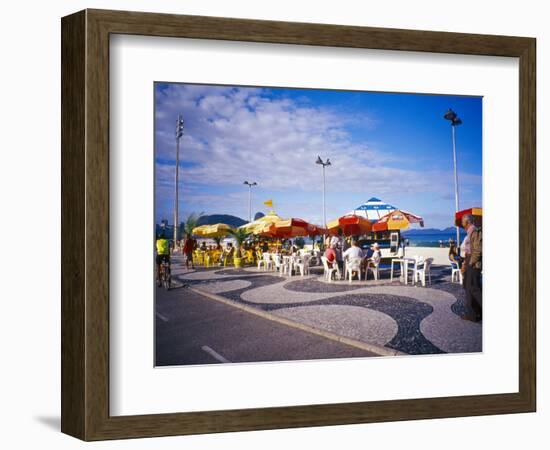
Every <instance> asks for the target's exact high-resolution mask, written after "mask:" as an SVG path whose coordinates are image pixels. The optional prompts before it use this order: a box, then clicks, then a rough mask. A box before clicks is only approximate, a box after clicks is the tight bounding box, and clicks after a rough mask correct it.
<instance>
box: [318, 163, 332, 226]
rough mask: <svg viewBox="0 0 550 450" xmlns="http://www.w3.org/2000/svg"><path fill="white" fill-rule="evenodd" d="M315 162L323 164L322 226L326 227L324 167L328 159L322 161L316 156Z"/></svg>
mask: <svg viewBox="0 0 550 450" xmlns="http://www.w3.org/2000/svg"><path fill="white" fill-rule="evenodd" d="M315 164H319V165H321V166H323V227H324V228H326V227H327V208H326V199H325V198H326V188H325V184H326V183H325V167H327V166H330V165H331V164H330V159H328V158H327V160H326V161H323V160H322V159H321V157H320V156H317V161H315Z"/></svg>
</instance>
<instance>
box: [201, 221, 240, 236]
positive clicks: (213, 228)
mask: <svg viewBox="0 0 550 450" xmlns="http://www.w3.org/2000/svg"><path fill="white" fill-rule="evenodd" d="M232 229H233V228H231V227H230V226H229V225H227V224H225V223H216V224H214V225H201V226H200V227H195V228H193V234H195V235H197V236H200V237H204V238H215V237H223V236H227V235H228V234H230V232H231V230H232Z"/></svg>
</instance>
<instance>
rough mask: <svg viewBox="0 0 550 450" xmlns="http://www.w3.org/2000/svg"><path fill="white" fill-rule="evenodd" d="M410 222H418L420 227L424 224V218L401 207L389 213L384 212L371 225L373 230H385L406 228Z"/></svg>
mask: <svg viewBox="0 0 550 450" xmlns="http://www.w3.org/2000/svg"><path fill="white" fill-rule="evenodd" d="M411 223H418V224H420V226H421V227H423V226H424V219H423V218H422V217H420V216H417V215H416V214H413V213H410V212H408V211H403V210H402V209H396V210H395V211H392V212H391V213H389V214H386V215H385V216H384V217H382V218H381V219H380V220H379V221H378V222H376V223H375V224H374V225H373V226H372V230H373V231H386V230H406V229H407V228H409V225H410V224H411Z"/></svg>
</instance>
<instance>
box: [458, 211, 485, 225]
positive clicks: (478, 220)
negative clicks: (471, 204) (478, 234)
mask: <svg viewBox="0 0 550 450" xmlns="http://www.w3.org/2000/svg"><path fill="white" fill-rule="evenodd" d="M466 214H471V215H472V216H474V224H475V226H476V227H481V224H482V223H483V220H482V219H483V209H482V208H468V209H463V210H462V211H458V212H457V213H455V225H456V226H457V227H462V216H465V215H466Z"/></svg>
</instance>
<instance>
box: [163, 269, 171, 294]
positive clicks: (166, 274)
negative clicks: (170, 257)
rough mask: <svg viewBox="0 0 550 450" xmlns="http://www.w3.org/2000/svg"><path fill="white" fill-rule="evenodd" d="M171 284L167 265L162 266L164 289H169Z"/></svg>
mask: <svg viewBox="0 0 550 450" xmlns="http://www.w3.org/2000/svg"><path fill="white" fill-rule="evenodd" d="M171 284H172V275H171V274H170V266H168V264H165V265H164V289H166V290H168V289H170V285H171Z"/></svg>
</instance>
